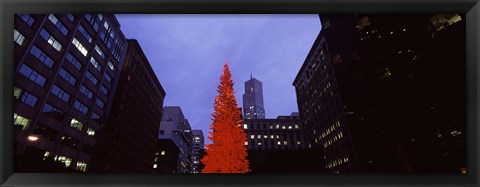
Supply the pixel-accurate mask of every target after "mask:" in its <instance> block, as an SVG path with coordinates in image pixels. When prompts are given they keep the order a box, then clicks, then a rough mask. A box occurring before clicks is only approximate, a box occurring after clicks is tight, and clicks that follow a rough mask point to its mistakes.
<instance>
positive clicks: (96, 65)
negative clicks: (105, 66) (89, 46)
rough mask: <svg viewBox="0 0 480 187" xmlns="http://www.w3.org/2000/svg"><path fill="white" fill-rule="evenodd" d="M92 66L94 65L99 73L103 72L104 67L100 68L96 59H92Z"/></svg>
mask: <svg viewBox="0 0 480 187" xmlns="http://www.w3.org/2000/svg"><path fill="white" fill-rule="evenodd" d="M90 64H92V65H93V67H95V69H97V70H98V71H102V66H100V64H98V62H97V60H95V58H93V57H92V58H90Z"/></svg>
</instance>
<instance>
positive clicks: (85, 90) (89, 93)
mask: <svg viewBox="0 0 480 187" xmlns="http://www.w3.org/2000/svg"><path fill="white" fill-rule="evenodd" d="M80 92H82V94H83V95H85V96H87V97H88V98H89V99H92V98H93V92H92V91H90V89H88V88H86V87H85V86H83V85H82V86H80Z"/></svg>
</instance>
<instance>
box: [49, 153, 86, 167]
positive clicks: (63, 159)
mask: <svg viewBox="0 0 480 187" xmlns="http://www.w3.org/2000/svg"><path fill="white" fill-rule="evenodd" d="M55 161H60V162H62V163H64V164H65V167H70V164H71V163H72V159H71V158H69V157H66V156H55ZM85 167H86V165H85Z"/></svg>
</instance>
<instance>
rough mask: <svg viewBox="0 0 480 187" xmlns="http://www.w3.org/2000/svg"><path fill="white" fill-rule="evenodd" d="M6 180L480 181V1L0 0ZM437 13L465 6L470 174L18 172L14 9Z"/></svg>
mask: <svg viewBox="0 0 480 187" xmlns="http://www.w3.org/2000/svg"><path fill="white" fill-rule="evenodd" d="M0 12H1V16H0V19H1V26H0V38H1V40H0V42H1V50H0V57H1V63H0V71H1V72H0V84H1V87H0V111H1V112H0V184H1V185H2V186H26V185H34V186H53V185H57V186H85V185H94V186H96V185H99V186H100V185H101V186H119V185H124V186H153V185H154V186H172V185H182V186H212V185H219V186H231V185H238V186H246V185H250V186H279V185H287V186H308V185H315V186H323V185H325V186H327V185H344V186H352V185H369V186H371V185H395V186H396V185H399V186H411V185H422V186H425V185H439V186H442V185H443V186H454V185H455V186H477V185H479V176H480V175H479V172H478V168H479V162H478V158H479V150H480V149H479V144H478V142H479V134H480V132H479V129H478V125H479V116H480V115H479V111H478V107H479V105H480V103H479V100H478V95H479V88H480V87H479V84H478V80H479V66H478V64H480V59H479V54H480V37H479V34H480V3H479V1H478V0H436V1H431V0H322V1H319V0H315V1H312V0H248V1H241V2H240V1H235V0H201V1H196V0H162V1H156V0H97V1H83V0H73V1H72V0H50V1H42V2H40V1H38V0H3V1H1V2H0ZM355 12H358V13H378V14H391V13H396V14H398V13H402V14H409V13H439V12H442V13H443V12H445V13H446V12H464V13H466V17H467V18H466V25H467V28H466V30H467V33H466V36H467V53H466V54H467V101H468V102H467V123H468V124H467V136H466V137H467V150H468V152H467V155H468V157H467V171H468V173H467V174H466V175H463V176H462V175H440V174H435V175H433V174H429V175H420V174H415V175H366V174H342V175H329V174H325V175H318V174H302V175H286V174H285V175H249V174H247V175H237V174H233V175H226V174H222V175H214V174H209V175H192V174H185V175H158V174H157V175H153V174H145V175H139V174H70V173H62V174H45V173H13V142H14V141H13V140H14V137H13V125H12V123H13V120H12V118H11V116H12V114H13V111H12V106H13V104H12V100H11V98H12V92H11V90H12V88H13V77H14V76H13V42H12V40H11V36H12V35H13V16H14V14H18V13H38V14H45V13H58V14H62V13H74V14H81V13H166V14H172V13H175V14H185V13H188V14H192V13H195V14H197V13H198V14H204V13H209V14H224V13H228V14H240V13H242V14H245V13H246V14H257V13H261V14H265V13H266V14H274V13H282V14H297V13H302V14H304V13H308V14H310V13H314V14H319V13H355Z"/></svg>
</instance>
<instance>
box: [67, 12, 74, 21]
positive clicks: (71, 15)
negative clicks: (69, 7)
mask: <svg viewBox="0 0 480 187" xmlns="http://www.w3.org/2000/svg"><path fill="white" fill-rule="evenodd" d="M67 17H68V20H70V21H71V22H73V21H74V20H75V16H74V15H73V14H67Z"/></svg>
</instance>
